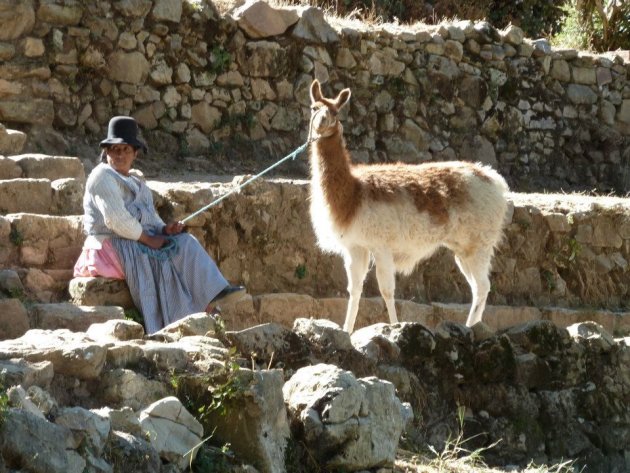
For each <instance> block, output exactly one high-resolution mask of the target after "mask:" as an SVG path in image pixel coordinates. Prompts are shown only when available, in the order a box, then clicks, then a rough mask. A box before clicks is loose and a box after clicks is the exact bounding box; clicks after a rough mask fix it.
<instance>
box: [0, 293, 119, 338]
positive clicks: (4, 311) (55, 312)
mask: <svg viewBox="0 0 630 473" xmlns="http://www.w3.org/2000/svg"><path fill="white" fill-rule="evenodd" d="M124 318H125V312H124V310H123V309H122V308H121V307H117V306H77V305H75V304H70V303H67V302H66V303H53V304H24V303H23V302H22V301H21V300H20V299H19V298H7V299H0V340H7V339H13V338H18V337H21V336H22V335H23V334H24V333H26V332H27V331H28V330H29V329H34V328H38V329H47V330H57V329H68V330H71V331H73V332H85V331H87V329H88V328H89V327H90V325H92V324H96V323H102V322H106V321H108V320H115V319H124Z"/></svg>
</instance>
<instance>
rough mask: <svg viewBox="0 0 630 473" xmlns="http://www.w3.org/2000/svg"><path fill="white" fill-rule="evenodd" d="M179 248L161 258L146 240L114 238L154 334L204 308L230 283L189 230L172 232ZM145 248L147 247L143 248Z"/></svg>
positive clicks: (136, 300)
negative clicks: (149, 251) (147, 251)
mask: <svg viewBox="0 0 630 473" xmlns="http://www.w3.org/2000/svg"><path fill="white" fill-rule="evenodd" d="M171 238H174V239H175V240H176V246H177V251H176V252H175V253H174V254H172V255H170V256H169V257H168V258H165V259H159V258H155V257H153V256H150V255H149V254H148V253H146V250H147V247H144V248H141V247H142V246H144V245H142V243H139V242H137V241H134V240H128V239H125V238H112V246H113V247H114V249H115V250H116V253H118V256H119V258H120V261H121V262H122V265H123V268H124V270H125V279H126V281H127V285H128V286H129V291H130V292H131V297H132V299H133V302H134V304H135V305H136V307H137V308H138V310H140V312H142V315H143V317H144V324H145V330H146V333H147V334H152V333H155V332H157V331H158V330H160V329H161V328H163V327H165V326H166V325H168V324H170V323H173V322H175V321H176V320H179V319H181V318H183V317H186V316H187V315H190V314H194V313H197V312H203V311H204V310H205V309H206V307H207V306H208V304H209V303H210V301H211V300H212V299H214V298H215V296H216V295H217V294H218V293H219V292H221V290H223V289H224V288H225V287H226V286H227V285H228V282H227V280H226V279H225V278H224V277H223V275H222V274H221V272H220V271H219V268H218V267H217V265H216V263H215V262H214V260H213V259H212V258H211V257H210V256H209V255H208V253H206V251H205V250H204V248H203V247H202V246H201V244H200V243H199V241H198V240H197V239H196V238H195V237H194V236H192V235H190V234H188V233H181V234H179V235H175V236H172V237H171ZM143 250H144V251H143Z"/></svg>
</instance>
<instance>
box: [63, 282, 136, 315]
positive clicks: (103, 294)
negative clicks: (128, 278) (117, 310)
mask: <svg viewBox="0 0 630 473" xmlns="http://www.w3.org/2000/svg"><path fill="white" fill-rule="evenodd" d="M68 292H69V293H70V297H71V298H72V303H73V304H75V305H79V306H110V305H112V306H120V307H122V308H123V309H132V308H134V307H135V305H134V303H133V300H132V299H131V294H130V293H129V287H128V286H127V283H126V282H125V281H124V280H122V279H109V278H101V277H94V278H92V277H85V278H74V279H72V280H71V281H70V283H69V285H68Z"/></svg>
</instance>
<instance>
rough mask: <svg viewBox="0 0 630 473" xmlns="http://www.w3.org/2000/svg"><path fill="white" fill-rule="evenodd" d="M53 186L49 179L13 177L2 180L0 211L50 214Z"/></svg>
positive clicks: (0, 186)
mask: <svg viewBox="0 0 630 473" xmlns="http://www.w3.org/2000/svg"><path fill="white" fill-rule="evenodd" d="M51 203H52V188H51V187H50V181H49V180H48V179H22V178H17V179H12V180H10V181H8V180H7V181H0V212H3V213H16V212H32V213H41V214H48V213H50V210H51Z"/></svg>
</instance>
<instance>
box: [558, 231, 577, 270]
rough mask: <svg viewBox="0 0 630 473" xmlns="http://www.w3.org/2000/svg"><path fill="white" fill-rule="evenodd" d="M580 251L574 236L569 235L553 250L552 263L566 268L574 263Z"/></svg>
mask: <svg viewBox="0 0 630 473" xmlns="http://www.w3.org/2000/svg"><path fill="white" fill-rule="evenodd" d="M581 252H582V246H581V245H580V243H579V242H578V241H577V240H576V239H575V237H569V238H567V239H565V240H564V241H562V243H561V244H560V248H559V249H558V250H557V251H555V252H554V254H553V260H554V263H555V264H556V265H557V266H559V267H561V268H567V267H569V266H571V265H574V264H576V262H577V258H578V256H580V253H581Z"/></svg>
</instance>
